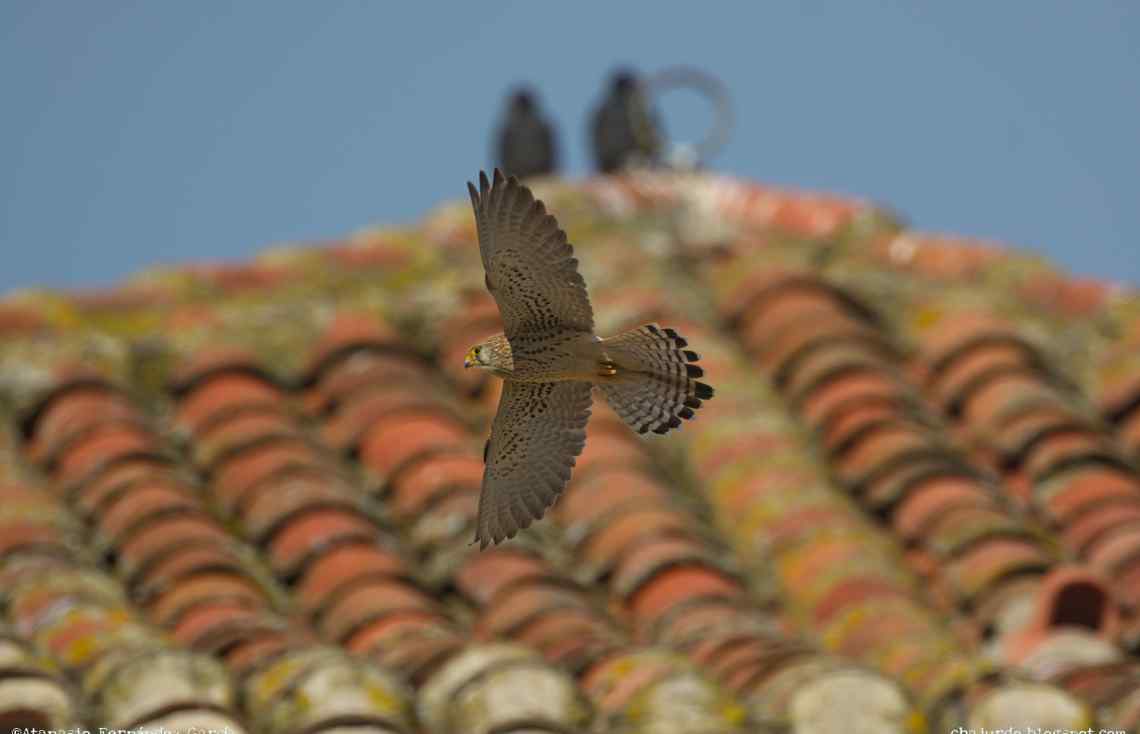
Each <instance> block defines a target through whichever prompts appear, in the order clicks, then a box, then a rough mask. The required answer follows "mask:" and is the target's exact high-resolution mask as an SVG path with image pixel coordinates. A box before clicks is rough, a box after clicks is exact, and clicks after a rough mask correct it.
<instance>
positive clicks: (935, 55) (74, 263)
mask: <svg viewBox="0 0 1140 734" xmlns="http://www.w3.org/2000/svg"><path fill="white" fill-rule="evenodd" d="M617 63H630V64H633V65H635V66H636V67H638V68H640V69H643V70H647V71H652V70H656V69H660V68H663V67H665V66H672V65H675V64H688V65H695V66H698V67H701V68H703V69H705V70H707V71H710V72H712V73H714V74H716V75H717V76H719V77H720V78H722V79H723V80H724V81H725V83H726V84H727V85H728V86H729V87H730V89H731V91H732V94H733V96H734V99H735V103H736V108H737V127H736V130H735V132H734V135H733V138H732V140H731V143H730V144H729V145H728V146H727V147H726V148H725V149H724V150H723V151H722V152H721V154H720V155H719V156H718V157H717V158H716V159H715V160H714V161H713V166H714V167H715V168H718V169H720V170H723V171H727V172H731V173H733V174H739V175H742V176H748V177H751V178H755V179H759V180H763V181H767V182H773V183H778V184H786V185H792V186H797V187H808V188H813V189H821V190H829V191H836V192H845V193H851V194H857V195H860V196H865V197H868V198H871V199H874V200H878V201H881V202H885V203H887V204H889V205H890V206H891V207H892V208H894V209H896V210H898V211H899V212H901V213H903V214H904V215H905V216H906V217H907V219H908V220H909V221H910V222H911V224H912V225H913V226H916V227H920V228H923V229H934V230H941V231H950V232H955V233H962V234H971V235H978V236H985V237H992V238H997V239H1001V240H1004V241H1007V242H1012V243H1015V244H1018V245H1022V246H1026V247H1032V248H1037V249H1040V250H1042V251H1044V252H1045V253H1047V254H1048V255H1050V256H1051V257H1053V258H1054V259H1056V260H1058V261H1059V262H1061V263H1062V264H1064V265H1065V266H1066V267H1068V268H1069V269H1071V270H1073V271H1075V272H1078V273H1082V274H1089V275H1096V276H1101V277H1112V278H1116V279H1120V280H1127V281H1132V282H1140V257H1137V247H1136V244H1137V236H1138V233H1140V4H1137V3H1133V2H1124V1H1121V2H1107V1H1103V2H1085V3H1073V2H1046V1H1038V2H1029V1H1022V0H1019V1H1014V0H1010V1H1009V2H1000V3H995V2H992V1H991V2H974V1H959V2H954V3H922V2H886V1H883V2H863V3H856V2H841V1H840V0H799V1H798V2H756V3H720V2H708V3H693V2H670V1H667V0H659V1H658V2H630V3H602V2H598V3H594V2H575V3H549V4H548V3H521V2H518V3H507V2H501V3H495V2H462V3H450V4H440V3H427V2H425V3H399V4H397V3H389V2H381V1H380V0H351V1H350V0H343V1H334V0H328V1H327V2H285V1H284V0H244V1H243V2H240V3H229V2H220V0H199V1H197V2H174V1H173V0H168V1H166V2H161V1H159V0H150V1H138V2H126V1H115V0H99V2H80V1H78V0H73V1H72V2H56V1H53V0H46V1H45V0H4V2H2V3H0V90H2V91H0V94H2V95H3V99H4V103H3V105H0V246H2V247H3V252H4V267H3V268H0V291H7V290H9V289H12V288H15V287H24V286H31V285H49V286H75V285H101V284H108V283H112V282H114V281H115V280H117V279H119V278H121V277H124V276H126V275H128V274H130V273H132V272H134V271H137V270H139V269H141V268H144V267H147V266H149V265H153V264H156V263H169V262H177V261H184V260H201V259H219V258H240V257H246V256H249V255H250V254H252V253H254V252H256V251H257V250H259V249H262V248H263V247H265V246H267V245H270V244H273V243H277V242H285V241H304V240H324V239H329V238H333V237H336V236H337V235H340V234H344V233H347V232H350V231H352V230H355V229H357V228H359V227H361V226H364V225H366V224H369V223H380V222H393V223H398V222H406V221H411V220H414V219H415V218H417V217H418V216H420V215H421V214H423V213H424V212H426V211H427V210H428V209H430V208H431V207H432V206H434V205H435V204H437V203H439V202H440V201H442V200H444V199H448V198H462V197H463V196H464V195H465V194H464V191H465V189H464V181H465V180H467V179H469V178H471V177H473V176H474V175H475V174H476V173H477V171H478V170H479V168H480V167H484V166H487V165H488V164H489V163H491V162H492V161H491V160H490V150H489V136H490V133H491V131H492V130H493V128H494V126H495V124H496V122H497V120H498V117H499V114H500V111H501V104H502V97H503V94H504V93H505V92H506V91H507V90H508V89H509V88H510V87H511V86H512V85H513V84H514V83H515V82H517V81H531V82H534V83H535V84H536V85H537V86H538V87H539V89H540V90H541V94H542V100H543V102H544V104H545V106H546V108H547V109H548V110H549V111H550V113H551V114H552V115H553V116H554V117H555V118H556V119H557V120H558V123H559V126H560V132H561V137H562V141H563V148H564V151H565V155H566V159H567V163H568V166H567V168H568V171H569V173H570V174H571V175H581V174H583V173H585V172H586V171H587V169H588V163H587V157H586V144H585V123H586V117H587V115H588V112H589V109H590V107H591V106H592V105H593V104H594V102H595V101H596V99H597V97H598V95H599V92H600V89H601V85H602V82H603V80H604V78H605V77H606V75H607V74H608V72H609V70H610V69H611V68H612V67H613V66H614V65H615V64H617ZM667 102H668V105H667V107H666V120H667V122H668V123H669V125H670V128H671V129H674V130H676V131H677V132H678V133H681V134H684V133H687V132H690V131H691V132H693V133H696V132H698V131H699V128H700V122H701V121H702V118H703V114H704V113H703V112H702V110H701V108H700V106H699V104H697V102H696V101H695V100H686V99H685V98H683V97H681V96H677V97H676V98H671V99H670V100H667Z"/></svg>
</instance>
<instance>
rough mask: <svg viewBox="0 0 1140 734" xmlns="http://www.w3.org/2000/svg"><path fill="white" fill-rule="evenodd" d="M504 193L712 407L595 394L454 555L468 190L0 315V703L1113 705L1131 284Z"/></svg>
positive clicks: (923, 709) (733, 206)
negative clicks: (565, 442)
mask: <svg viewBox="0 0 1140 734" xmlns="http://www.w3.org/2000/svg"><path fill="white" fill-rule="evenodd" d="M538 193H539V195H540V196H545V197H546V198H547V204H548V207H549V208H550V209H551V210H552V211H554V212H555V213H556V214H557V216H558V217H559V220H560V223H561V224H562V226H563V228H564V229H566V230H567V231H568V232H569V234H570V238H571V241H573V242H574V245H575V247H576V249H577V255H578V258H579V260H581V261H582V264H583V265H582V267H583V270H584V271H585V272H586V274H587V280H588V281H589V282H590V289H591V297H592V299H593V302H594V306H595V310H596V311H597V314H598V323H599V325H602V326H604V328H606V329H610V328H613V329H615V330H616V329H618V328H624V327H627V326H633V325H636V324H638V323H641V322H643V321H647V320H657V321H660V322H662V323H666V324H668V325H670V326H673V327H674V328H677V329H679V330H680V331H682V333H684V334H685V335H686V337H687V338H688V339H689V341H690V343H692V344H693V345H694V346H696V348H698V349H699V350H700V352H701V355H702V366H704V367H705V369H706V374H707V375H708V379H709V381H710V382H711V383H712V384H714V385H715V386H716V387H717V397H716V399H715V400H714V401H711V402H710V403H709V405H708V406H707V409H706V410H702V411H701V415H700V416H698V418H697V420H695V421H693V422H692V423H691V424H687V425H686V426H685V428H684V430H683V431H680V432H679V433H678V434H677V435H676V436H673V437H670V438H667V439H665V440H662V441H656V442H644V441H641V440H640V439H637V438H636V437H635V436H634V435H633V434H632V433H630V432H629V431H627V430H626V429H625V428H624V427H623V426H622V425H621V424H620V422H617V421H616V419H615V418H614V416H613V415H612V414H610V413H609V411H607V410H605V409H604V408H603V407H602V406H600V405H598V406H596V410H595V416H594V419H593V420H592V422H591V425H590V429H589V431H590V436H589V440H588V442H587V445H586V451H585V452H584V454H583V455H582V457H581V459H580V460H579V462H578V466H577V468H576V470H575V474H574V477H573V480H572V482H571V485H570V487H569V488H568V489H567V491H566V493H565V496H564V497H563V498H562V499H561V500H560V502H559V503H558V504H557V505H556V506H555V507H554V508H553V509H552V511H551V512H550V513H549V514H548V516H547V517H546V518H545V519H544V520H543V521H542V522H541V523H538V524H537V525H536V526H535V527H533V528H531V529H530V530H528V531H526V532H525V533H523V534H522V535H520V536H519V537H518V538H516V539H514V540H512V541H511V542H510V543H508V544H506V545H504V546H501V547H496V548H494V549H491V550H488V551H485V552H482V553H480V552H478V551H476V550H475V549H474V548H472V547H470V546H469V543H470V538H471V535H472V532H473V530H472V527H473V525H472V523H473V522H474V516H475V511H476V498H477V494H478V491H479V486H480V483H481V479H482V468H483V467H482V461H481V457H480V448H481V446H482V441H483V439H484V436H485V431H486V427H487V425H488V421H489V419H490V416H491V415H492V411H493V410H494V407H495V404H496V401H497V398H498V393H499V390H500V385H499V383H498V381H496V380H489V379H488V378H487V376H486V375H484V374H482V373H481V372H479V371H473V370H464V369H462V367H461V361H462V356H463V354H464V352H465V351H466V350H467V349H468V348H469V347H470V345H471V344H473V343H474V342H476V341H477V340H478V339H479V338H480V337H482V336H485V335H487V334H490V333H493V332H495V331H498V330H499V329H500V325H499V319H498V314H497V310H496V308H495V306H494V303H493V301H492V300H491V299H490V298H489V297H488V295H487V294H486V292H485V291H484V290H483V288H482V280H483V279H482V273H481V269H480V266H479V259H478V257H477V254H476V247H475V242H474V238H475V232H474V228H473V226H472V221H471V218H470V216H469V212H468V211H467V210H466V207H465V205H464V204H463V202H459V203H457V204H456V205H454V206H448V207H445V208H442V209H440V210H438V211H437V212H435V213H433V214H432V215H431V216H430V217H428V218H427V219H426V220H425V221H424V222H423V223H422V224H421V225H420V226H419V227H412V228H405V229H403V230H373V231H368V232H363V233H361V234H359V235H357V236H354V237H353V238H352V239H351V240H348V241H344V242H336V243H331V244H323V245H319V246H315V247H312V248H290V249H280V250H275V251H273V252H270V253H266V254H265V255H263V256H261V257H259V258H257V259H256V260H254V261H252V262H250V263H229V264H224V265H207V266H192V267H187V268H182V269H178V270H168V271H164V272H154V273H149V274H145V275H144V276H142V277H140V278H138V279H136V280H134V281H133V282H131V283H128V284H126V285H124V286H122V287H120V288H116V289H111V290H107V291H102V292H94V293H90V292H89V293H72V294H67V293H58V294H56V293H34V294H24V295H21V296H19V298H18V299H12V300H11V301H10V302H8V303H5V304H0V333H3V334H4V335H5V339H4V345H3V347H0V398H3V399H2V400H0V405H3V406H4V409H5V410H6V411H7V410H9V409H11V410H12V411H13V412H12V413H11V414H10V415H8V418H9V419H10V420H9V423H8V425H9V427H10V428H11V430H6V431H5V432H3V433H2V434H0V438H2V439H3V440H2V441H0V459H2V460H0V471H2V472H3V475H2V476H0V479H2V480H3V481H2V482H0V499H3V505H4V507H5V508H6V509H4V511H3V512H2V513H0V530H3V532H2V533H0V537H2V538H3V540H2V541H0V588H2V589H3V592H2V593H0V596H3V601H4V602H5V603H4V604H3V605H0V606H2V608H3V609H4V610H5V614H4V617H5V618H4V619H3V620H0V621H2V622H3V624H5V625H7V626H0V663H2V665H0V667H4V669H5V671H11V672H10V673H6V674H5V676H3V677H2V679H0V721H9V720H11V721H20V722H28V725H36V726H39V727H40V728H63V726H62V725H63V724H66V725H68V726H71V725H74V722H76V721H78V720H79V719H77V718H76V716H77V713H78V715H81V716H85V717H87V720H86V721H84V723H85V724H88V725H92V726H106V727H119V728H123V727H131V726H144V725H145V726H148V727H152V726H159V725H164V726H167V727H168V728H173V727H175V726H178V727H189V726H197V727H203V728H208V727H213V728H221V727H224V726H228V727H229V728H230V729H231V730H232V731H254V730H256V731H265V732H271V733H273V734H277V733H280V734H286V732H295V731H307V732H314V733H315V732H319V731H325V730H330V729H333V728H337V727H344V726H353V727H368V728H370V729H371V730H373V731H388V732H398V733H401V734H413V732H419V731H424V732H433V733H439V734H443V733H444V732H446V733H447V734H489V733H490V732H506V731H515V730H520V727H521V728H526V730H527V731H546V732H570V731H581V730H584V729H585V728H586V727H592V728H591V730H597V731H681V729H677V728H675V727H676V722H679V721H687V722H690V723H689V724H687V725H686V727H685V728H684V729H683V731H685V732H686V734H697V733H698V732H701V733H703V732H712V731H716V732H733V731H740V732H743V731H755V730H756V728H755V727H757V726H760V725H761V724H763V725H767V724H772V723H781V724H790V725H793V726H794V727H795V728H796V730H797V731H820V732H825V731H826V732H831V731H838V730H844V731H876V732H878V731H897V732H904V731H906V732H919V731H941V730H947V731H948V730H950V729H951V728H953V727H954V726H958V725H963V726H974V727H978V726H983V725H984V726H990V727H997V726H1002V725H1006V726H1010V725H1013V726H1022V727H1024V726H1053V727H1056V726H1068V727H1070V728H1074V729H1080V728H1083V727H1085V726H1088V725H1090V724H1091V723H1092V721H1093V718H1092V717H1093V716H1094V715H1095V717H1096V723H1097V724H1099V725H1101V726H1115V727H1118V728H1130V727H1136V726H1137V725H1138V724H1140V706H1137V705H1136V704H1135V702H1136V701H1138V700H1140V697H1138V696H1140V694H1138V693H1137V692H1138V691H1140V683H1138V681H1140V662H1138V661H1137V659H1136V657H1135V654H1136V649H1137V647H1136V646H1137V644H1138V642H1140V597H1137V595H1136V594H1135V593H1132V591H1131V589H1134V588H1136V585H1137V583H1138V580H1140V524H1138V523H1140V519H1138V518H1140V514H1138V513H1140V510H1138V509H1137V508H1140V493H1138V492H1137V487H1140V476H1137V474H1136V471H1137V470H1136V468H1135V464H1134V461H1135V457H1136V456H1137V453H1136V452H1137V451H1138V450H1140V411H1138V410H1135V407H1136V406H1137V405H1138V404H1140V389H1138V386H1140V358H1138V357H1136V351H1135V347H1136V345H1137V344H1138V343H1140V336H1138V335H1140V329H1138V328H1137V326H1136V325H1137V324H1138V323H1140V320H1138V317H1140V299H1138V298H1137V297H1136V295H1135V293H1134V292H1133V291H1131V290H1128V289H1124V288H1121V287H1119V286H1115V285H1112V284H1107V283H1099V282H1091V281H1086V280H1079V279H1073V278H1069V277H1067V276H1066V275H1064V274H1063V273H1060V272H1058V271H1056V270H1055V269H1053V268H1051V267H1050V266H1049V265H1048V264H1047V263H1045V262H1043V261H1042V260H1040V259H1039V258H1035V257H1032V256H1028V255H1026V254H1023V253H1019V252H1017V251H1016V250H1012V249H1009V248H1005V247H1002V246H998V245H994V244H991V243H981V242H976V241H970V240H963V239H959V238H954V237H949V236H932V235H926V234H923V233H914V232H910V231H907V230H905V229H904V228H902V227H901V226H900V225H899V223H898V221H897V220H895V219H894V218H893V216H892V215H890V214H889V213H888V212H885V211H882V210H880V209H877V208H875V207H872V206H871V205H869V204H866V203H864V202H859V201H854V200H846V199H841V198H838V197H831V196H822V195H816V194H810V193H801V192H788V191H782V190H778V189H775V188H770V187H764V186H759V185H756V184H752V183H749V182H746V181H740V180H734V179H727V178H718V177H713V176H705V175H697V176H676V175H671V174H637V175H632V176H628V177H622V178H611V179H606V178H598V179H593V180H589V181H587V182H585V183H583V184H580V185H575V184H569V183H565V182H557V181H546V182H542V184H541V185H540V186H539V188H538ZM665 232H668V233H671V234H667V235H666V234H662V233H665ZM77 365H85V366H83V367H81V368H77ZM45 660H46V661H47V662H44V661H45ZM994 672H997V673H1000V674H999V675H992V673H994ZM1026 677H1028V679H1030V680H1031V681H1033V682H1030V683H1025V682H1017V681H1019V680H1022V679H1025V678H1026ZM853 692H857V693H853ZM842 701H851V702H852V703H850V704H848V703H840V702H842Z"/></svg>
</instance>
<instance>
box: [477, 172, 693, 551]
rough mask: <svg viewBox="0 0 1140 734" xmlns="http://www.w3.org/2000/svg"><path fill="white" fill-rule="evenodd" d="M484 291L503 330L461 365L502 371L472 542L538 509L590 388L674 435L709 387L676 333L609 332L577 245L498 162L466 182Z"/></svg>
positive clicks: (645, 425)
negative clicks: (599, 330) (599, 331)
mask: <svg viewBox="0 0 1140 734" xmlns="http://www.w3.org/2000/svg"><path fill="white" fill-rule="evenodd" d="M467 189H468V191H469V193H470V194H471V205H472V206H473V207H474V209H475V224H476V227H477V229H478V233H479V251H480V254H481V255H482V257H483V269H484V272H485V283H486V285H487V290H489V291H490V292H491V295H492V296H494V298H495V302H496V303H497V304H498V306H499V314H500V316H501V317H502V321H503V329H504V333H502V334H497V335H495V336H492V337H491V338H489V339H487V340H485V341H483V342H482V343H480V344H477V345H476V346H474V347H472V348H471V349H470V351H468V352H467V355H466V356H465V358H464V361H463V366H464V367H478V368H480V369H485V370H487V371H488V372H490V373H491V374H494V375H497V376H498V377H501V378H502V379H503V382H504V384H503V393H502V397H501V398H500V400H499V409H498V412H497V414H496V415H495V419H494V421H493V423H492V424H491V437H490V438H489V439H488V440H487V443H486V445H485V446H484V448H483V461H484V464H485V466H484V469H483V488H482V492H481V493H480V496H479V513H478V519H477V522H476V525H477V527H476V530H475V541H474V542H477V543H479V545H480V548H481V549H482V548H486V547H487V546H488V545H490V544H495V543H498V542H500V541H502V540H505V539H507V538H511V537H514V535H515V534H516V533H517V532H518V531H519V530H521V529H523V528H525V527H528V526H529V525H530V524H531V523H532V522H534V521H535V520H537V519H539V518H541V517H542V515H543V514H544V513H545V512H546V510H547V508H549V507H550V506H551V505H552V504H553V503H554V500H555V499H557V498H558V495H559V494H560V493H561V492H562V490H563V489H564V488H565V487H566V483H567V482H568V481H569V480H570V469H571V467H573V466H574V462H575V459H576V458H577V457H578V455H579V454H581V453H582V448H583V446H584V445H585V443H586V421H587V420H588V419H589V417H590V402H591V394H590V389H591V387H597V388H598V389H600V390H601V391H602V394H603V395H604V396H605V398H606V401H607V402H608V403H609V404H610V406H611V407H612V408H613V409H614V412H616V413H617V414H618V415H619V416H621V418H622V420H624V421H625V422H626V424H628V425H629V426H630V427H631V428H633V430H635V431H637V432H638V433H642V434H644V433H648V432H650V431H652V432H653V433H657V434H665V433H668V432H669V431H670V430H671V429H673V428H676V427H677V426H679V425H681V420H682V419H689V418H692V417H693V411H694V410H696V409H697V408H700V407H701V401H702V400H708V399H709V398H711V397H712V395H713V389H712V388H711V387H709V386H708V385H706V384H705V383H703V382H698V381H697V378H699V377H702V376H703V374H704V371H703V370H702V369H701V368H700V367H699V366H697V365H696V364H694V362H696V361H697V360H698V359H700V357H699V356H698V355H697V354H696V352H692V351H690V350H688V349H686V347H687V346H688V343H687V342H686V341H685V339H683V338H682V337H681V336H680V335H679V334H677V332H675V331H673V330H672V329H665V328H661V327H659V326H658V325H657V324H645V325H643V326H639V327H637V328H635V329H631V330H629V331H626V332H623V333H621V334H618V335H617V336H612V337H609V338H607V339H602V338H601V337H598V336H596V335H595V334H594V314H593V309H592V308H591V307H590V299H589V297H588V296H587V295H586V283H585V281H584V280H582V276H581V275H580V274H579V273H578V261H577V260H576V259H575V258H574V250H573V248H572V247H571V246H570V244H569V243H568V242H567V240H566V233H565V232H563V231H562V229H561V228H559V226H558V222H557V220H555V218H554V217H552V216H550V215H549V214H547V213H546V207H545V206H544V205H543V203H542V202H541V201H537V200H535V198H534V195H533V194H532V193H531V191H530V189H528V188H527V187H526V186H524V185H522V184H520V183H519V182H518V179H516V178H515V177H514V176H511V177H510V178H504V177H503V175H502V173H501V172H500V171H499V170H498V169H495V173H494V182H493V183H492V182H490V181H488V180H487V174H485V173H482V172H480V174H479V188H478V189H476V188H475V186H474V185H472V184H471V183H470V182H469V183H468V184H467Z"/></svg>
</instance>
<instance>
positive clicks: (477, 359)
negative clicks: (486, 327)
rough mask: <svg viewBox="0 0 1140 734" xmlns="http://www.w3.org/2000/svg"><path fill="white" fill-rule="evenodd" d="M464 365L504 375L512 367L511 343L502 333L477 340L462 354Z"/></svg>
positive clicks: (508, 372) (508, 373)
mask: <svg viewBox="0 0 1140 734" xmlns="http://www.w3.org/2000/svg"><path fill="white" fill-rule="evenodd" d="M463 366H464V367H478V368H479V369H483V370H487V371H489V372H491V373H492V374H496V375H498V376H500V377H506V376H509V375H510V374H511V371H512V370H513V369H514V362H513V361H512V359H511V345H510V343H509V342H507V339H506V337H504V336H503V335H502V334H498V335H496V336H493V337H491V338H490V339H486V340H484V341H481V342H479V343H478V344H476V345H475V346H473V347H471V348H470V349H468V350H467V354H465V355H463Z"/></svg>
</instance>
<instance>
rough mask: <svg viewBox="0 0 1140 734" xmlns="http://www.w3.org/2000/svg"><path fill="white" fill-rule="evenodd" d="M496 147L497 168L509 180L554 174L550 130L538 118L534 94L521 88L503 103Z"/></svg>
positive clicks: (554, 145) (555, 166) (555, 143)
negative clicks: (502, 116)
mask: <svg viewBox="0 0 1140 734" xmlns="http://www.w3.org/2000/svg"><path fill="white" fill-rule="evenodd" d="M496 146H497V149H496V151H495V154H496V156H497V158H498V159H499V165H500V166H501V167H502V168H503V169H504V170H505V171H506V172H507V173H508V174H510V175H512V176H518V177H519V178H529V177H531V176H545V175H548V174H551V173H554V172H555V171H557V170H558V141H557V139H556V136H555V133H554V127H553V126H552V125H551V124H550V123H549V122H548V121H547V120H545V119H544V118H543V117H542V115H541V114H539V111H538V105H537V103H536V102H535V95H534V92H532V91H531V90H529V89H527V88H525V87H521V88H519V89H517V90H516V91H515V93H514V94H512V95H511V98H510V101H509V102H508V103H507V113H506V115H505V117H504V119H503V123H502V126H501V127H500V128H499V133H498V137H497V139H496Z"/></svg>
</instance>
